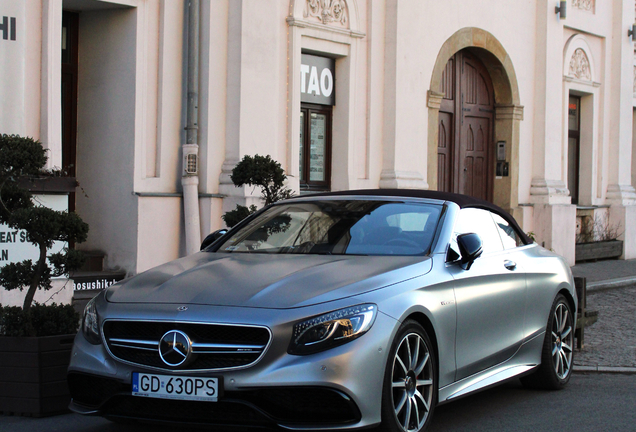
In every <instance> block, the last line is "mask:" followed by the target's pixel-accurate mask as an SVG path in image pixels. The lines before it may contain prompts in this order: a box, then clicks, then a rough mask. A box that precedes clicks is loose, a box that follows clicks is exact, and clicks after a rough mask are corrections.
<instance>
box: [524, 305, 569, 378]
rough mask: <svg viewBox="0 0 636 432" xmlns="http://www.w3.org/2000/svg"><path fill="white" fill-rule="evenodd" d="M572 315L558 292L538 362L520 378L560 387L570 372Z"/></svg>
mask: <svg viewBox="0 0 636 432" xmlns="http://www.w3.org/2000/svg"><path fill="white" fill-rule="evenodd" d="M573 323H574V315H573V313H572V309H571V307H570V304H569V302H568V301H567V299H566V298H565V297H564V296H563V295H562V294H559V295H558V296H557V297H556V299H555V300H554V303H553V305H552V310H551V311H550V317H549V318H548V325H547V328H546V335H545V339H544V341H543V350H542V352H541V365H540V366H539V367H538V368H537V369H536V370H535V372H533V373H532V374H531V375H528V376H526V377H523V378H521V382H522V384H524V385H525V386H527V387H530V388H543V389H547V390H559V389H562V388H563V387H565V385H566V384H567V383H568V381H569V380H570V375H572V354H573V348H574V327H573V325H574V324H573Z"/></svg>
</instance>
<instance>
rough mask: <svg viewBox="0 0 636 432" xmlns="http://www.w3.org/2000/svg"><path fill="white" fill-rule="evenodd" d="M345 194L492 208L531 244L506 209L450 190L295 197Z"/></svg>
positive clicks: (354, 192)
mask: <svg viewBox="0 0 636 432" xmlns="http://www.w3.org/2000/svg"><path fill="white" fill-rule="evenodd" d="M344 195H368V196H382V197H400V198H427V199H435V200H440V201H451V202H454V203H455V204H457V205H458V206H459V207H460V208H481V209H486V210H490V211H492V212H494V213H496V214H498V215H499V216H501V217H502V218H504V219H505V220H506V221H508V223H510V225H512V226H513V227H514V228H515V230H516V231H517V233H518V234H519V236H520V237H521V239H522V240H523V242H524V243H525V244H531V243H532V240H531V239H530V237H528V235H527V234H526V233H525V232H523V230H522V229H521V228H520V227H519V225H518V224H517V221H516V220H515V219H514V218H513V217H512V216H511V215H510V213H508V212H507V211H505V210H504V209H502V208H501V207H499V206H496V205H494V204H493V203H490V202H488V201H484V200H481V199H479V198H473V197H470V196H467V195H460V194H455V193H450V192H440V191H434V190H423V189H358V190H344V191H337V192H322V193H316V194H311V195H302V196H296V197H293V198H309V197H311V198H313V197H329V196H344Z"/></svg>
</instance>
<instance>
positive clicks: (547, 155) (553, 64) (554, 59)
mask: <svg viewBox="0 0 636 432" xmlns="http://www.w3.org/2000/svg"><path fill="white" fill-rule="evenodd" d="M555 4H556V2H555V1H552V0H539V1H538V2H537V43H536V50H537V51H536V66H535V76H536V84H535V89H536V90H535V97H534V107H535V108H534V125H533V130H534V142H533V164H532V173H533V176H532V183H531V186H530V200H531V201H532V202H534V203H543V204H570V202H571V200H570V197H569V192H568V190H567V186H566V184H565V179H564V172H563V162H562V161H563V155H564V153H563V152H564V143H563V138H562V136H563V134H562V128H563V127H565V126H564V123H563V122H564V119H563V118H562V117H561V112H562V106H563V104H564V103H565V102H564V101H563V97H562V94H563V93H562V87H563V73H562V71H563V23H562V21H560V20H559V15H557V14H555V12H554V6H555Z"/></svg>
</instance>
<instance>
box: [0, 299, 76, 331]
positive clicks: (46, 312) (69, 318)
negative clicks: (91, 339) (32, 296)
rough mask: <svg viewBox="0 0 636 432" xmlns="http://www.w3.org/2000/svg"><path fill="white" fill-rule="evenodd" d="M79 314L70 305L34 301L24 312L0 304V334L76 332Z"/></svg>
mask: <svg viewBox="0 0 636 432" xmlns="http://www.w3.org/2000/svg"><path fill="white" fill-rule="evenodd" d="M79 321H80V316H79V314H78V313H77V312H76V311H75V309H73V306H71V305H61V304H60V305H58V304H56V303H53V304H52V305H41V304H38V303H35V304H33V305H32V306H31V308H29V309H28V310H27V311H26V313H25V312H24V310H23V309H22V308H21V307H18V306H2V305H0V336H14V337H15V336H55V335H63V334H74V333H77V330H78V328H79Z"/></svg>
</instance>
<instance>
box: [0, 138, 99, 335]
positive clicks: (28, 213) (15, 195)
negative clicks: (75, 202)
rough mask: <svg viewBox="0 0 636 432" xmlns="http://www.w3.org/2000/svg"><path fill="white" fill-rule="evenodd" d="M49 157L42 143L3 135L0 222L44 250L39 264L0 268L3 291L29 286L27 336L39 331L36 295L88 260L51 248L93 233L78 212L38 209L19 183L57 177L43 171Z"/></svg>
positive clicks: (26, 262) (0, 145) (25, 306)
mask: <svg viewBox="0 0 636 432" xmlns="http://www.w3.org/2000/svg"><path fill="white" fill-rule="evenodd" d="M47 159H48V158H47V155H46V150H45V149H44V148H43V147H42V144H41V143H40V142H39V141H36V140H34V139H32V138H24V137H20V136H17V135H5V134H3V135H0V222H1V223H4V224H6V225H8V226H9V227H10V228H12V229H15V230H24V231H26V233H27V241H28V242H29V243H31V244H33V245H34V246H35V247H37V249H38V251H39V255H38V258H37V260H36V261H35V262H33V261H32V260H30V259H27V260H24V261H21V262H15V263H9V264H6V265H5V266H3V267H2V268H0V285H2V286H3V287H4V289H6V290H16V289H17V290H20V291H23V290H24V289H25V288H26V294H25V296H24V302H23V305H22V310H23V313H24V315H23V317H24V319H25V320H26V321H25V323H24V326H25V327H24V329H25V331H26V332H27V333H34V332H35V330H33V326H32V324H33V323H32V322H31V320H32V319H34V315H32V314H30V313H29V309H30V308H31V304H32V303H33V297H34V296H35V293H36V291H37V290H38V289H43V290H48V289H50V288H51V278H52V277H57V276H62V275H64V274H68V273H69V272H70V271H72V270H76V269H78V268H79V267H80V266H81V265H82V263H83V260H84V258H83V256H82V254H81V252H79V251H76V250H74V249H69V248H68V247H66V248H64V249H63V250H62V251H61V252H58V253H52V254H48V252H49V249H51V248H52V247H53V244H54V242H56V241H61V242H65V243H67V244H68V243H81V242H83V241H85V240H86V236H87V234H88V225H87V224H86V223H85V222H84V221H82V219H81V218H80V217H79V216H78V215H77V214H75V213H69V212H62V211H56V210H52V209H50V208H47V207H42V206H39V205H36V204H35V203H34V201H33V199H32V195H31V192H30V191H29V190H27V189H25V188H23V187H21V186H20V181H19V180H20V179H22V178H24V177H47V176H51V175H53V173H52V172H51V171H47V170H46V169H45V168H44V167H45V165H46V161H47ZM42 307H51V306H42ZM52 313H54V312H52ZM32 335H33V334H32Z"/></svg>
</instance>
